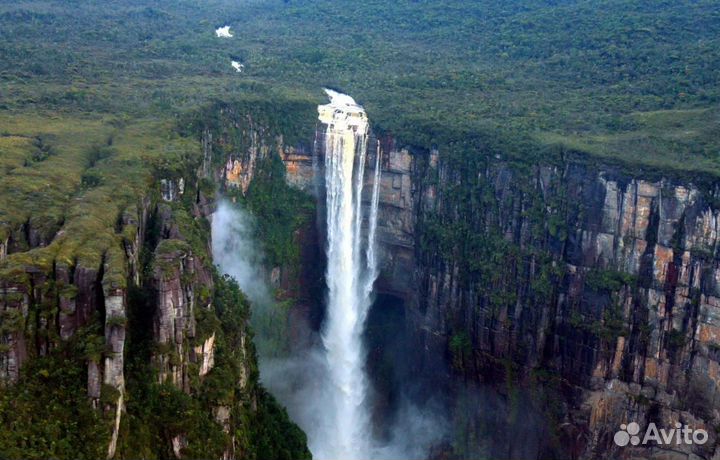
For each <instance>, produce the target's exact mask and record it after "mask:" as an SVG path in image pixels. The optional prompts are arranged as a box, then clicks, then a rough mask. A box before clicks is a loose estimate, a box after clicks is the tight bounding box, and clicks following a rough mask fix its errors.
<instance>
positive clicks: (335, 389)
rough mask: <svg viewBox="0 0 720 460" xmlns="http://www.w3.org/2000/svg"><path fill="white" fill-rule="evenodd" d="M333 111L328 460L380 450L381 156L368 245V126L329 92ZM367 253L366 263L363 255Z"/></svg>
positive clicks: (328, 147) (328, 146)
mask: <svg viewBox="0 0 720 460" xmlns="http://www.w3.org/2000/svg"><path fill="white" fill-rule="evenodd" d="M326 92H327V94H328V96H329V97H330V103H329V104H325V105H320V106H319V107H318V112H319V119H320V121H321V122H322V123H323V124H325V125H326V130H325V133H324V138H325V139H324V146H325V185H326V192H327V197H326V200H327V258H328V261H327V263H328V265H327V273H326V281H327V286H328V305H327V317H326V323H325V326H324V330H323V337H322V338H323V345H324V348H325V354H326V359H327V366H328V370H329V380H330V382H331V388H329V392H330V393H331V394H330V395H328V397H329V401H328V402H329V403H330V404H332V409H333V410H332V411H331V414H330V416H331V417H332V419H333V420H332V421H331V422H332V423H330V424H329V425H328V426H329V427H331V428H330V429H331V430H332V432H330V433H325V436H326V439H325V440H324V441H325V442H323V443H322V450H323V451H321V452H313V453H314V454H315V456H316V457H317V458H320V459H339V458H342V459H348V460H352V459H361V458H367V457H368V455H369V454H370V450H371V449H372V442H371V435H370V427H369V413H368V410H367V401H366V398H367V393H368V379H367V375H366V373H365V351H364V347H363V342H362V333H363V329H364V325H365V319H366V318H367V313H368V309H369V308H370V304H371V298H370V296H371V293H372V287H373V283H374V281H375V278H376V277H377V264H376V257H375V233H376V228H377V210H378V200H379V182H380V163H379V162H380V158H379V153H380V151H379V149H378V151H377V154H376V155H375V177H374V182H373V190H372V198H371V203H370V213H369V216H368V232H367V239H363V232H362V223H363V215H362V192H363V185H364V181H365V178H364V174H365V162H366V158H367V139H368V120H367V116H366V114H365V110H364V109H363V108H362V107H361V106H360V105H358V104H357V103H356V102H355V101H354V100H353V99H352V98H351V97H350V96H347V95H344V94H340V93H337V92H335V91H331V90H326ZM363 250H364V251H365V254H364V257H363V254H362V251H363Z"/></svg>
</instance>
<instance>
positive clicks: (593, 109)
mask: <svg viewBox="0 0 720 460" xmlns="http://www.w3.org/2000/svg"><path fill="white" fill-rule="evenodd" d="M222 25H229V26H231V30H232V31H233V33H234V37H233V38H231V39H222V38H218V37H216V36H215V34H214V29H215V28H216V27H220V26H222ZM719 37H720V11H719V10H718V8H717V4H716V3H715V2H714V1H712V0H700V1H657V2H652V3H648V2H633V1H628V0H603V1H601V2H596V1H578V0H573V1H525V2H515V1H512V2H506V1H497V0H484V1H477V2H468V1H449V2H442V3H440V2H432V1H420V0H400V1H397V2H384V1H379V0H374V1H366V2H352V3H351V2H345V1H340V2H333V1H329V0H320V1H309V0H308V1H305V0H293V1H290V0H287V1H282V2H281V1H274V0H269V1H229V0H210V1H207V2H203V4H202V6H199V5H198V4H197V3H196V2H194V1H170V0H160V1H157V2H153V3H152V4H148V3H147V2H143V1H139V0H119V1H113V2H105V1H99V2H93V3H91V4H86V3H85V2H81V1H19V2H3V3H2V4H0V41H1V43H2V45H0V95H1V97H0V107H2V109H3V110H5V111H8V112H10V113H13V112H16V111H31V112H33V113H36V114H38V115H40V114H39V113H38V112H45V113H47V112H48V111H50V112H51V113H54V112H56V111H57V112H61V113H73V114H83V116H92V117H97V116H98V114H109V113H112V114H124V115H127V116H129V117H152V118H156V117H162V118H166V117H168V118H173V117H175V116H177V115H178V114H179V113H182V112H185V111H189V110H192V109H193V108H196V107H197V106H198V105H202V104H205V103H207V102H208V101H211V100H215V99H227V98H228V97H232V98H238V99H243V98H246V97H251V98H257V97H275V98H284V99H288V100H299V101H306V102H307V103H308V104H310V103H312V104H315V103H317V102H319V101H321V100H322V92H321V91H320V88H321V87H322V86H329V87H335V88H339V89H342V90H344V91H346V92H348V93H349V94H352V95H353V96H354V97H355V98H356V99H357V100H358V101H359V102H360V103H362V104H364V105H365V106H366V108H367V110H368V112H369V113H370V116H371V118H372V120H373V122H374V126H375V129H376V130H378V131H383V132H390V133H393V134H395V135H396V136H397V137H399V138H400V139H401V140H402V141H403V142H406V143H410V144H416V145H418V146H423V147H428V146H430V145H431V144H437V145H444V144H447V143H451V142H456V141H458V140H460V139H464V138H465V136H466V135H467V134H475V135H480V136H481V137H482V138H483V140H482V142H480V145H484V144H486V143H488V142H489V143H500V144H501V145H503V146H504V149H505V151H506V152H507V154H508V155H515V156H517V157H520V158H527V157H536V156H538V155H546V153H540V152H547V150H548V149H547V147H548V146H551V147H552V148H551V149H550V150H552V151H555V150H558V147H559V148H560V149H561V150H562V149H565V150H572V151H580V152H584V153H587V154H591V155H594V156H599V157H602V158H607V157H610V158H618V159H621V160H623V161H627V162H629V163H631V164H645V165H650V166H659V167H667V168H673V169H680V170H691V171H698V170H704V171H708V170H710V171H714V172H716V171H718V169H717V168H718V140H717V136H716V135H713V133H716V132H717V129H718V122H719V118H718V117H719V116H720V113H719V112H718V110H717V104H718V102H720V95H719V91H720V89H719V88H720V85H718V81H719V80H720V43H718V41H719V40H720V38H719ZM231 60H237V61H239V62H242V63H243V64H244V65H245V68H244V71H243V72H242V73H237V72H235V70H234V69H232V68H231V66H230V61H231ZM283 115H284V116H287V117H292V116H293V114H292V113H287V114H283Z"/></svg>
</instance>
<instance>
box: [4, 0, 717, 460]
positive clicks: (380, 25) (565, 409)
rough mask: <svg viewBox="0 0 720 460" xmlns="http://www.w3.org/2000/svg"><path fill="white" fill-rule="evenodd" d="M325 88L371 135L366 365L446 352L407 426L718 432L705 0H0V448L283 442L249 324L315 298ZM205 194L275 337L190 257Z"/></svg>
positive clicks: (241, 449) (65, 454)
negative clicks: (311, 173) (244, 223)
mask: <svg viewBox="0 0 720 460" xmlns="http://www.w3.org/2000/svg"><path fill="white" fill-rule="evenodd" d="M225 25H229V26H231V30H232V33H233V36H232V37H231V38H222V37H219V36H217V34H216V32H215V30H216V29H217V28H219V27H222V26H225ZM233 61H236V62H239V63H242V65H243V68H242V71H241V72H238V71H236V69H234V68H233V67H232V66H231V62H233ZM323 87H328V88H335V89H337V90H341V91H343V92H346V93H348V94H352V95H353V96H354V97H355V98H356V99H357V101H358V102H359V103H360V104H362V105H363V106H364V108H365V109H366V110H367V113H368V114H369V117H370V120H371V124H372V131H373V133H372V139H373V140H377V143H378V146H379V147H378V149H379V150H382V151H383V154H384V155H385V157H384V158H385V159H384V160H383V163H382V164H381V167H382V169H383V174H384V176H383V177H384V178H383V180H384V181H385V182H383V184H384V185H383V187H382V188H381V196H380V208H381V209H380V220H381V222H380V223H379V232H380V236H381V240H382V248H381V249H382V251H383V257H384V259H383V260H384V262H383V265H382V267H381V268H382V272H381V274H380V277H379V279H378V286H379V287H378V289H379V294H380V300H379V304H383V302H389V303H393V302H394V304H397V303H398V301H397V299H402V302H399V303H403V304H404V308H405V310H403V313H402V314H401V313H399V311H400V310H393V309H392V308H391V307H389V306H388V307H387V308H386V309H385V310H384V311H385V313H380V312H379V310H378V311H377V312H375V313H371V316H370V318H369V322H370V323H369V326H368V327H369V329H368V341H369V342H370V343H371V344H372V345H371V346H370V347H369V348H370V351H369V353H370V356H371V357H373V358H374V361H373V362H372V363H370V366H369V367H370V368H371V370H372V374H373V379H374V384H375V385H376V387H377V388H379V389H389V388H394V387H395V386H397V384H398V381H399V380H402V377H401V376H400V375H401V374H402V372H401V371H399V370H398V371H394V370H392V367H393V362H395V363H397V361H399V360H405V361H407V366H408V369H406V370H405V371H404V372H407V373H408V375H411V373H412V372H415V371H417V372H419V373H421V374H424V375H426V377H424V378H427V379H428V380H429V381H430V382H431V383H429V385H434V384H435V383H437V382H436V381H434V380H433V379H434V378H435V377H433V376H432V374H433V366H444V367H443V369H444V370H443V371H442V372H440V371H438V372H437V374H443V375H445V374H447V375H448V376H449V377H448V378H447V380H443V382H442V383H441V384H438V388H443V390H442V391H443V392H446V393H447V395H449V396H447V398H448V399H447V400H445V403H446V404H448V405H449V406H452V407H454V408H455V409H453V410H451V411H450V412H451V414H450V415H449V418H450V419H452V421H451V422H450V424H451V425H452V427H453V428H452V429H451V430H448V431H451V432H452V431H453V430H454V434H452V435H450V437H449V440H446V441H444V442H445V443H442V442H439V443H438V445H437V446H433V448H432V449H430V451H429V453H428V456H429V457H431V458H470V457H473V456H484V457H492V458H513V457H526V456H534V457H535V458H540V457H542V456H552V457H555V456H561V457H564V458H604V457H605V456H606V455H608V454H607V453H608V452H610V450H609V449H610V448H609V447H608V446H612V434H613V433H614V431H615V430H617V429H618V428H617V426H615V425H614V423H615V422H616V421H618V426H619V422H620V418H622V417H625V416H626V415H627V414H631V415H632V416H634V417H636V418H638V419H639V420H640V419H641V420H644V421H653V420H655V421H658V423H659V422H660V421H663V422H668V421H673V422H674V421H682V422H683V423H689V422H688V420H692V421H693V423H701V422H700V421H702V424H703V425H702V426H704V427H705V428H706V429H707V430H708V431H709V432H710V433H711V436H712V441H711V443H717V433H718V430H720V399H719V397H718V392H719V388H720V377H719V376H720V370H718V361H719V360H720V320H719V319H718V318H720V311H718V312H716V310H717V309H718V308H717V307H718V305H720V300H718V299H720V289H719V288H718V281H717V280H718V279H720V278H719V277H718V275H717V273H718V271H717V270H719V269H718V268H717V267H718V265H719V264H720V262H719V261H720V258H719V256H718V242H717V241H716V240H717V235H718V232H720V230H719V229H718V228H717V222H716V221H717V218H718V217H717V212H718V206H719V205H718V203H719V202H718V200H719V199H720V191H719V188H718V174H720V109H718V106H719V105H718V104H720V8H719V7H718V4H717V2H716V1H713V0H697V1H655V2H633V1H628V0H601V1H589V0H522V1H499V0H497V1H496V0H481V1H464V0H451V1H446V2H433V1H429V0H428V1H425V0H399V1H392V2H390V1H381V0H371V1H364V2H347V1H343V0H341V1H330V0H317V1H312V0H284V1H279V0H277V1H276V0H207V1H202V2H200V1H197V0H172V1H171V0H157V1H152V2H151V1H147V0H113V1H108V0H100V1H95V2H86V1H82V0H42V1H41V0H17V1H10V0H0V428H1V429H0V457H2V458H100V457H113V458H173V457H174V458H221V457H222V458H257V459H264V458H292V459H298V458H308V457H309V456H310V451H309V450H308V447H307V438H306V436H305V434H304V433H303V431H302V430H301V429H300V428H298V426H297V425H296V424H295V422H296V421H293V420H291V417H290V416H292V415H293V414H292V413H291V414H290V416H289V415H288V412H287V411H286V410H285V408H284V407H283V403H282V402H278V401H277V400H276V398H275V397H274V396H272V395H271V394H270V392H269V391H268V390H267V389H266V388H265V387H264V383H262V382H261V380H262V378H261V375H260V371H259V370H258V362H257V356H256V355H257V352H256V350H255V345H254V343H255V342H257V341H260V340H263V345H262V346H263V347H265V348H264V349H267V347H270V348H271V349H270V350H269V351H268V350H266V351H268V352H269V353H272V352H273V350H272V348H273V347H275V348H276V350H275V352H277V353H279V354H283V353H288V350H289V349H291V348H292V347H293V344H292V343H291V342H292V341H290V340H289V339H288V338H287V337H286V336H289V335H293V334H295V335H297V332H296V331H295V332H293V330H292V327H291V325H290V326H288V325H287V324H285V323H286V322H287V321H289V319H288V318H289V317H286V316H287V315H286V310H290V311H292V312H293V313H292V314H293V315H297V314H298V313H297V311H298V310H302V308H299V309H298V308H296V309H294V310H293V308H292V306H293V305H295V306H298V305H301V306H302V307H303V308H305V307H307V305H311V304H314V303H322V300H321V299H322V297H323V293H322V280H321V278H322V273H321V272H322V264H323V263H324V262H323V259H322V256H318V255H317V253H319V252H322V251H318V250H316V249H317V248H315V249H312V248H311V249H308V248H310V246H312V245H310V244H309V243H308V241H309V240H310V239H313V238H314V241H315V243H314V244H317V245H318V247H321V246H322V243H318V242H317V241H316V240H319V239H320V238H321V236H322V231H320V232H319V233H320V234H319V235H318V234H316V233H318V232H317V229H316V228H315V227H316V226H317V220H319V219H318V218H317V215H320V214H321V213H322V209H320V211H318V209H317V208H318V207H320V208H322V206H321V205H319V204H318V202H317V200H316V199H315V198H316V197H314V196H313V193H312V190H311V189H312V187H310V186H308V183H310V182H312V181H310V180H307V178H303V177H298V172H297V165H296V163H295V161H296V160H297V158H300V159H301V160H302V159H303V158H310V157H311V156H312V152H313V151H314V148H315V147H314V146H313V141H314V139H315V137H314V136H315V133H316V130H317V126H316V117H317V113H316V106H317V105H318V104H320V103H324V102H325V97H324V94H323V92H322V88H323ZM235 160H237V161H238V162H239V163H238V164H240V165H241V168H240V170H241V175H242V179H241V180H237V181H235V178H234V176H233V175H234V174H235V172H236V170H235V169H233V168H230V169H226V164H228V162H229V163H230V164H231V165H232V162H233V161H235ZM302 161H305V160H302ZM302 161H301V162H302ZM310 162H311V161H310V160H309V159H308V160H307V161H306V163H307V164H310ZM250 164H252V166H249V165H250ZM231 179H233V180H231ZM245 179H247V180H248V181H249V182H248V184H244V183H243V182H242V181H243V180H245ZM233 183H234V184H235V185H233ZM238 183H239V184H240V185H238ZM298 184H300V185H301V187H300V188H303V191H300V190H299V189H298V187H297V185H298ZM221 196H224V197H226V198H227V199H230V200H232V201H233V202H235V203H236V204H239V205H241V206H243V207H244V208H245V209H247V210H248V211H249V212H250V213H251V214H252V215H253V216H254V217H253V218H254V220H253V227H252V228H253V232H254V234H255V236H256V238H257V240H258V241H259V243H260V247H261V248H262V251H263V253H264V261H263V263H264V264H265V265H266V266H267V268H268V269H273V268H275V267H277V268H278V269H277V270H276V272H277V273H279V275H278V276H277V278H278V280H277V282H276V286H275V287H276V289H275V291H274V294H275V297H276V300H277V303H278V305H281V306H282V309H281V310H280V313H278V312H276V313H274V314H273V315H275V316H273V315H271V316H270V317H265V318H263V319H262V321H265V322H267V323H268V324H270V323H272V325H271V326H268V327H269V328H270V329H272V331H271V332H270V334H271V335H272V336H273V337H274V339H273V340H265V339H263V337H265V338H267V337H266V336H263V337H258V338H256V337H254V333H253V328H252V327H251V326H250V321H251V319H250V318H251V310H252V305H251V302H250V301H249V300H248V298H247V296H246V295H245V294H243V292H242V291H241V290H240V287H239V286H238V285H237V283H236V282H235V281H234V280H233V279H232V278H230V277H227V276H223V274H222V273H221V272H220V271H219V269H218V268H217V267H216V265H215V262H214V261H213V256H212V251H211V243H210V239H211V238H210V223H209V221H208V219H209V217H210V215H211V214H212V212H213V210H214V208H215V206H216V203H217V201H218V200H220V197H221ZM318 212H319V213H320V214H316V213H318ZM313 251H315V252H313ZM317 267H321V268H317ZM318 270H319V271H318ZM271 277H272V276H271ZM319 279H320V281H318V280H319ZM318 286H320V287H318ZM388 299H390V300H388ZM392 299H395V300H392ZM313 308H314V307H307V309H309V310H313ZM393 308H394V307H393ZM396 313H397V317H394V316H393V315H396ZM283 315H285V316H283ZM322 317H323V314H322V312H319V313H318V312H317V311H313V312H311V313H310V314H309V318H310V319H309V321H310V323H319V322H321V321H322ZM391 317H392V318H391ZM400 317H402V318H400ZM398 318H400V319H398ZM262 321H260V322H258V323H255V324H256V325H257V326H258V327H261V326H262V325H263V324H265V323H263V322H262ZM391 321H397V322H405V324H404V325H403V326H402V328H400V329H403V330H404V331H406V332H402V333H400V332H398V329H394V328H393V329H392V332H390V331H389V330H388V329H389V328H390V326H389V324H391V323H390V322H391ZM278 323H279V325H278ZM392 324H396V323H392ZM398 324H399V323H398ZM417 331H422V332H417ZM263 333H264V334H267V333H268V331H263ZM404 334H407V335H408V337H407V341H408V342H409V343H413V346H407V345H402V346H401V345H399V344H397V343H395V342H393V339H391V338H389V336H390V335H397V337H405V335H404ZM259 335H260V334H259ZM397 340H399V339H397ZM406 346H407V348H404V347H406ZM385 349H387V350H393V353H400V354H401V355H402V354H403V353H404V354H406V355H407V356H409V357H408V358H407V359H405V358H400V359H398V358H397V357H395V358H392V357H390V356H389V355H388V354H387V353H385V352H384V351H383V350H385ZM398 350H401V351H398ZM403 356H405V355H403ZM393 359H394V361H393ZM696 373H697V374H696ZM427 375H430V376H429V377H428V376H427ZM419 380H420V379H419ZM448 382H451V383H448ZM457 382H462V385H468V386H469V387H470V386H474V385H485V384H490V385H491V386H493V387H494V389H493V390H492V392H496V393H498V394H499V396H492V397H491V396H487V394H486V393H485V392H484V391H485V390H483V392H480V393H473V392H466V389H465V387H464V386H463V391H459V390H458V389H457V386H458V385H460V384H459V383H457ZM498 382H500V383H498ZM648 382H649V383H648ZM613 385H615V386H614V387H613ZM618 385H619V386H620V388H621V390H617V389H616V388H617V387H618ZM633 385H635V386H633ZM495 387H497V388H495ZM606 387H608V388H610V390H608V389H607V388H606ZM523 388H531V390H528V391H527V392H525V391H524V390H522V389H523ZM603 388H605V390H603ZM611 390H612V391H611ZM602 391H605V393H602ZM617 391H623V392H624V393H623V397H622V398H625V399H621V401H622V402H617V401H619V399H618V398H617V397H616V396H617V395H616V393H615V392H617ZM608 392H610V393H612V394H610V395H609V396H608ZM389 393H392V392H391V391H389V390H388V394H389ZM416 393H417V394H416V395H415V396H416V397H417V398H420V399H421V398H422V397H423V396H422V393H424V391H418V392H416ZM460 394H461V396H458V395H460ZM478 394H480V395H481V396H478ZM450 395H451V396H450ZM493 395H495V393H493ZM613 398H614V399H613ZM448 401H450V402H448ZM498 401H500V402H498ZM396 403H397V401H394V400H393V399H392V398H391V397H388V398H387V400H383V399H382V398H379V400H378V402H377V406H382V405H383V404H386V405H387V406H388V407H392V406H393V404H396ZM464 404H465V405H467V404H470V405H476V406H477V407H479V408H482V407H486V408H491V407H492V408H494V409H493V410H495V411H496V413H497V414H503V413H505V412H507V414H506V415H505V416H500V415H498V416H497V419H493V418H490V417H486V418H482V417H481V418H474V417H475V416H474V415H466V414H463V413H462V412H461V409H462V407H463V405H464ZM501 406H502V408H501ZM505 406H507V407H505ZM523 406H526V407H528V408H529V409H528V419H532V420H537V423H538V424H543V425H547V426H548V427H549V428H547V430H545V429H543V430H541V431H542V432H541V433H540V434H538V433H533V434H532V436H529V438H532V439H533V442H531V443H530V444H533V443H534V444H537V449H536V450H535V451H532V452H530V451H524V450H512V448H507V449H505V447H506V446H507V445H510V444H512V442H511V438H512V436H513V435H517V436H521V435H524V434H526V433H525V432H524V431H522V430H521V429H520V428H518V425H520V421H519V418H518V414H517V411H518V407H523ZM590 407H600V408H601V409H597V410H595V411H591V410H590ZM619 407H621V408H619ZM458 408H460V409H458ZM478 411H481V410H478ZM488 411H489V409H488ZM504 411H505V412H504ZM291 412H292V411H291ZM500 419H502V420H501V421H498V420H500ZM616 419H617V420H616ZM622 421H623V422H627V421H628V420H625V419H623V420H622ZM668 423H669V422H668ZM523 429H524V428H523ZM503 430H506V431H504V432H503V433H501V434H498V433H499V432H501V431H503ZM533 436H545V437H547V438H548V439H546V440H544V441H537V440H535V438H534V437H533ZM484 437H488V438H492V437H494V438H493V439H497V441H496V442H495V443H494V444H493V443H492V442H487V443H486V442H484V441H482V439H483V438H484ZM478 438H480V440H478ZM536 441H537V442H536ZM496 444H497V445H496ZM712 447H713V448H712V449H710V447H707V446H706V448H705V450H702V449H700V450H694V451H692V452H690V451H688V452H685V451H682V452H683V453H682V455H685V456H684V457H678V458H683V459H685V458H694V457H689V456H691V455H696V456H699V457H700V458H707V459H710V458H716V457H717V455H718V453H717V451H716V450H713V449H714V446H712ZM663 452H665V451H663ZM613 453H614V454H618V452H616V451H613ZM618 455H619V454H618ZM640 455H646V456H649V454H647V453H645V452H644V451H643V453H641V454H640ZM713 455H714V456H713Z"/></svg>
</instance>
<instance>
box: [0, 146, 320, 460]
mask: <svg viewBox="0 0 720 460" xmlns="http://www.w3.org/2000/svg"><path fill="white" fill-rule="evenodd" d="M173 136H174V138H175V139H177V138H178V137H177V134H174V135H173ZM158 137H162V136H158ZM180 139H183V138H180ZM174 142H175V144H177V143H178V141H174ZM180 142H182V143H183V146H184V147H187V146H190V148H188V149H183V150H181V151H182V152H183V154H182V156H180V157H179V158H173V157H172V156H170V155H168V157H160V158H157V159H155V160H153V161H152V162H151V164H150V165H149V167H148V165H142V166H141V165H140V164H139V163H138V160H139V159H138V157H137V156H136V155H135V153H134V152H133V154H132V156H131V157H129V156H123V154H122V153H117V154H116V153H115V152H113V154H112V155H110V157H109V160H107V161H105V162H102V161H100V162H98V164H97V166H95V165H93V166H91V167H92V168H96V169H99V170H100V172H99V173H98V177H99V178H98V180H97V181H98V182H97V183H96V184H95V185H96V186H95V187H87V186H82V187H81V188H79V190H78V191H77V192H76V193H77V194H76V196H75V197H74V199H73V202H72V203H73V204H72V206H73V207H74V208H71V211H70V212H69V213H68V215H66V218H65V220H64V221H61V222H60V224H57V225H56V226H54V227H52V230H51V231H49V232H40V233H38V232H36V230H35V227H34V224H35V222H34V221H33V220H32V219H30V220H29V221H28V222H27V223H26V224H24V225H22V226H18V227H14V228H13V227H12V226H9V227H8V226H3V227H2V228H3V230H4V231H6V233H4V235H6V236H4V239H3V241H4V242H3V247H2V257H1V258H0V313H1V314H2V322H1V323H0V344H1V345H0V347H1V348H0V385H2V388H3V394H2V396H1V397H0V422H1V423H2V425H3V426H6V427H7V426H13V427H14V428H13V430H3V434H2V435H0V456H2V457H3V458H35V457H39V458H48V457H53V458H102V457H107V458H156V457H162V458H208V457H213V458H227V459H231V458H269V457H274V456H278V455H286V456H288V455H289V456H291V457H292V458H305V457H307V456H309V453H308V451H307V448H306V447H305V438H304V434H303V433H302V432H301V431H300V430H299V429H298V428H297V427H296V426H295V425H293V424H292V423H291V422H290V421H289V419H288V418H287V415H286V414H285V412H284V410H283V409H281V408H280V407H279V406H277V404H276V402H275V401H274V399H273V398H272V397H271V396H269V395H268V394H267V393H266V392H265V390H264V389H263V388H262V387H261V386H260V384H259V381H258V371H257V362H256V357H255V349H254V347H253V344H252V340H251V332H250V328H249V324H248V323H249V317H250V307H249V303H248V301H247V300H246V299H245V297H244V295H243V294H242V293H241V292H240V290H239V288H238V287H237V285H236V284H235V283H234V282H233V281H231V280H228V279H226V278H223V277H221V276H220V275H219V274H218V273H217V272H216V269H215V268H214V266H213V264H212V258H211V254H210V251H209V247H210V232H209V223H208V218H210V214H209V213H210V212H212V208H213V206H212V199H213V193H214V188H215V186H214V182H213V179H212V178H211V177H206V175H205V174H204V173H203V171H202V158H201V155H202V150H201V143H199V142H198V143H196V142H194V141H190V140H189V139H184V140H181V141H180ZM193 145H194V147H192V146H193ZM166 147H167V148H168V149H169V150H170V151H174V150H173V148H172V146H170V145H169V144H168V145H167V146H166ZM193 150H194V152H193ZM100 173H102V174H104V175H103V176H100ZM85 174H86V175H87V174H88V173H85ZM79 176H80V175H79V174H78V177H79ZM100 177H101V178H100ZM123 181H124V184H122V185H120V184H121V183H122V182H123ZM135 184H138V185H140V184H142V186H138V187H136V188H135V187H132V186H134V185H135ZM201 187H202V190H201ZM118 191H119V192H120V193H118ZM113 193H114V194H115V195H114V196H113ZM118 195H119V196H118ZM123 199H125V200H126V201H123ZM6 208H7V207H6ZM75 208H77V209H75ZM34 235H35V236H34ZM37 235H40V236H37ZM36 236H37V237H36Z"/></svg>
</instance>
